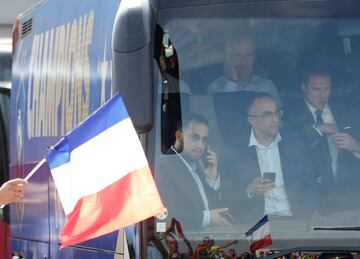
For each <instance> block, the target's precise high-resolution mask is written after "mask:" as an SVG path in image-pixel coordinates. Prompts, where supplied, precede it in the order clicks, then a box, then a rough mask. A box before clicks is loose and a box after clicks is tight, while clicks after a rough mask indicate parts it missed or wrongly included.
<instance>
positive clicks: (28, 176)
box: [0, 158, 46, 209]
mask: <svg viewBox="0 0 360 259" xmlns="http://www.w3.org/2000/svg"><path fill="white" fill-rule="evenodd" d="M45 162H46V159H45V158H43V159H42V160H41V161H40V162H39V163H38V164H37V165H36V166H35V167H34V168H33V170H31V172H30V173H28V175H27V176H26V177H25V178H24V180H25V181H27V180H29V178H30V177H31V176H33V175H34V174H35V172H36V171H37V170H38V169H39V168H40V167H41V166H42V165H43V164H44V163H45ZM4 207H5V205H1V206H0V209H3V208H4Z"/></svg>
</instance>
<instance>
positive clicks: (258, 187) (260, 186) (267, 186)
mask: <svg viewBox="0 0 360 259" xmlns="http://www.w3.org/2000/svg"><path fill="white" fill-rule="evenodd" d="M275 187H276V184H275V183H274V182H273V181H271V180H269V179H265V178H262V177H256V178H255V179H254V181H252V183H250V184H249V185H248V187H247V189H246V191H247V193H248V195H250V196H255V195H263V194H264V192H267V191H269V190H271V189H274V188H275Z"/></svg>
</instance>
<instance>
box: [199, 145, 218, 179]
mask: <svg viewBox="0 0 360 259" xmlns="http://www.w3.org/2000/svg"><path fill="white" fill-rule="evenodd" d="M204 156H205V158H206V160H207V166H205V165H204V162H203V161H202V160H201V159H200V160H199V166H200V169H201V171H202V172H203V173H204V175H205V176H206V177H207V178H209V179H210V180H216V179H217V177H218V172H217V163H218V162H217V157H216V154H215V152H214V151H212V150H210V149H208V151H207V154H204Z"/></svg>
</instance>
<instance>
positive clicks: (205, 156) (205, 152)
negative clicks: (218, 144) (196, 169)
mask: <svg viewBox="0 0 360 259" xmlns="http://www.w3.org/2000/svg"><path fill="white" fill-rule="evenodd" d="M208 153H209V146H206V147H205V150H204V154H203V155H202V157H201V160H202V162H203V164H204V167H205V168H207V167H208V166H209V161H208V159H207V156H208Z"/></svg>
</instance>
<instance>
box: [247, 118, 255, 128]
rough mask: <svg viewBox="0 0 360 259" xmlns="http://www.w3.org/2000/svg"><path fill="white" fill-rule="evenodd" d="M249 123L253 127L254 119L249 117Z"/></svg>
mask: <svg viewBox="0 0 360 259" xmlns="http://www.w3.org/2000/svg"><path fill="white" fill-rule="evenodd" d="M247 121H248V122H249V124H250V125H251V127H252V126H253V121H254V117H250V116H248V117H247Z"/></svg>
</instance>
